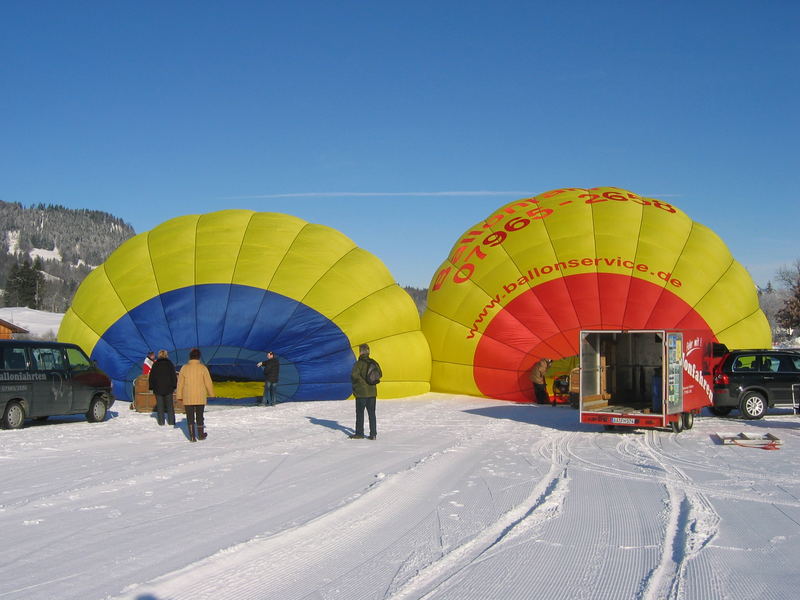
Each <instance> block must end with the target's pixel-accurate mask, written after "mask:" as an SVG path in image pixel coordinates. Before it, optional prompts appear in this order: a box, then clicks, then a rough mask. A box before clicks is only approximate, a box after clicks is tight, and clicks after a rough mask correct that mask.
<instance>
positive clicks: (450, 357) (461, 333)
mask: <svg viewBox="0 0 800 600" xmlns="http://www.w3.org/2000/svg"><path fill="white" fill-rule="evenodd" d="M422 331H423V332H424V333H425V337H426V338H428V344H429V346H430V350H431V356H432V357H433V360H434V361H442V362H450V363H458V364H462V365H470V368H471V365H472V360H473V357H474V355H475V348H476V347H477V345H478V341H479V340H480V337H481V336H480V334H476V335H474V336H473V337H472V338H468V337H467V336H468V334H469V329H468V328H467V327H464V326H463V325H460V324H458V323H456V322H455V321H453V320H451V319H449V318H447V316H445V315H440V314H439V313H436V312H433V311H431V310H426V311H425V313H424V314H423V315H422ZM469 380H470V381H472V375H471V374H470V376H469ZM431 383H433V381H431ZM434 389H435V386H434Z"/></svg>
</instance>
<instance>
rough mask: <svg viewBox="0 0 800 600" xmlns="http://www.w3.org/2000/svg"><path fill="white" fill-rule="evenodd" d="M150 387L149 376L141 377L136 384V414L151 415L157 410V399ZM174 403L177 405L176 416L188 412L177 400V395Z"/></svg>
mask: <svg viewBox="0 0 800 600" xmlns="http://www.w3.org/2000/svg"><path fill="white" fill-rule="evenodd" d="M148 385H149V378H148V377H147V375H139V377H137V378H136V381H135V382H134V385H133V389H134V392H135V394H136V398H135V400H134V406H135V407H136V412H140V413H151V412H155V410H156V397H155V396H154V395H153V392H151V391H150V389H149V388H148ZM172 403H173V404H174V405H175V413H176V414H177V413H183V412H186V411H185V409H184V408H183V402H182V401H180V400H178V399H177V398H175V394H173V395H172Z"/></svg>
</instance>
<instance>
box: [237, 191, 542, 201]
mask: <svg viewBox="0 0 800 600" xmlns="http://www.w3.org/2000/svg"><path fill="white" fill-rule="evenodd" d="M526 195H530V192H521V191H513V190H511V191H496V190H472V191H461V192H456V191H453V192H294V193H286V194H259V195H257V196H227V197H225V198H222V200H257V199H259V198H342V197H348V198H352V197H362V196H373V197H374V196H387V197H389V196H403V197H408V196H420V197H436V196H526Z"/></svg>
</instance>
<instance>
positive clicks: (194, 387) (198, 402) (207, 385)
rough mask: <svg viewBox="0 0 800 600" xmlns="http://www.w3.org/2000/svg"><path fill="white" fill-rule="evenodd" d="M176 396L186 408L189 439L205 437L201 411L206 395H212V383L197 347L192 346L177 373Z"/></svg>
mask: <svg viewBox="0 0 800 600" xmlns="http://www.w3.org/2000/svg"><path fill="white" fill-rule="evenodd" d="M177 396H178V400H183V407H184V409H185V410H186V422H187V423H188V427H189V441H190V442H196V441H197V440H204V439H206V438H207V437H208V435H207V434H206V431H205V417H204V415H203V412H204V411H205V407H206V402H207V401H208V397H209V396H214V384H213V383H212V382H211V373H209V372H208V367H206V366H205V365H204V364H203V363H202V362H200V349H199V348H192V350H191V351H190V352H189V362H188V363H186V364H185V365H183V367H181V371H180V373H178V388H177ZM195 434H196V435H195Z"/></svg>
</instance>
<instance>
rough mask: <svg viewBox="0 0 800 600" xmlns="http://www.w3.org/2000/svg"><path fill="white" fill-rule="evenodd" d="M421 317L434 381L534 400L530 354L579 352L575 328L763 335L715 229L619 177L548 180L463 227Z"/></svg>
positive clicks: (765, 342)
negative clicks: (540, 189) (575, 184)
mask: <svg viewBox="0 0 800 600" xmlns="http://www.w3.org/2000/svg"><path fill="white" fill-rule="evenodd" d="M422 328H423V331H424V332H425V335H426V337H427V338H428V341H429V343H430V347H431V354H432V358H433V369H432V375H431V389H432V390H434V391H440V392H454V393H466V394H474V395H483V396H489V397H495V398H502V399H508V400H516V401H528V400H531V398H532V392H531V383H530V381H529V380H528V376H527V375H528V372H529V371H530V369H531V367H532V366H533V364H534V363H535V362H536V361H538V360H539V359H540V358H543V357H548V358H551V359H568V358H571V357H574V356H576V355H577V354H578V349H579V346H578V343H579V340H578V338H579V331H580V330H581V329H599V330H613V329H622V330H631V329H684V330H688V329H692V330H705V331H710V332H711V334H712V335H713V337H714V338H716V340H718V341H719V342H722V343H725V344H726V345H728V346H729V347H731V348H737V347H769V346H770V345H771V333H770V328H769V324H768V322H767V320H766V317H765V316H764V314H763V312H762V311H761V310H760V308H759V304H758V297H757V293H756V287H755V285H754V283H753V281H752V279H751V278H750V276H749V275H748V273H747V272H746V271H745V269H744V268H743V267H742V266H741V265H740V264H739V263H738V262H736V261H735V260H734V259H733V257H732V256H731V254H730V252H729V251H728V249H727V247H726V246H725V244H724V243H723V242H722V240H720V238H719V237H718V236H717V235H716V234H714V233H713V232H712V231H711V230H710V229H708V228H707V227H705V226H703V225H701V224H699V223H696V222H694V221H692V220H691V219H690V218H689V217H688V216H687V215H686V214H684V213H683V212H681V211H680V210H679V209H677V208H676V207H674V206H672V205H671V204H669V203H666V202H662V201H659V200H656V199H653V198H644V197H642V196H639V195H638V194H635V193H632V192H629V191H627V190H622V189H618V188H592V189H579V188H570V189H559V190H553V191H550V192H546V193H544V194H540V195H538V196H535V197H532V198H526V199H522V200H518V201H515V202H511V203H509V204H507V205H505V206H502V207H500V208H499V209H498V210H496V211H495V212H494V213H493V214H491V215H490V216H489V217H488V218H487V219H486V220H484V221H481V222H479V223H477V224H476V225H475V226H474V227H472V228H470V229H469V230H468V231H466V232H464V234H463V235H462V236H461V237H460V238H459V240H458V241H457V242H456V243H455V245H454V246H453V247H452V250H451V252H450V255H449V256H448V258H447V260H445V261H444V263H442V265H441V266H440V267H439V269H438V270H437V272H436V274H435V275H434V277H433V280H432V281H431V284H430V288H429V292H428V303H427V310H426V312H425V314H424V315H423V318H422ZM555 364H558V362H557V363H555ZM563 364H565V365H569V364H572V363H571V362H570V361H566V362H564V363H563ZM565 369H567V370H568V367H567V366H565ZM551 374H553V375H558V374H560V373H554V372H552V371H551Z"/></svg>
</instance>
